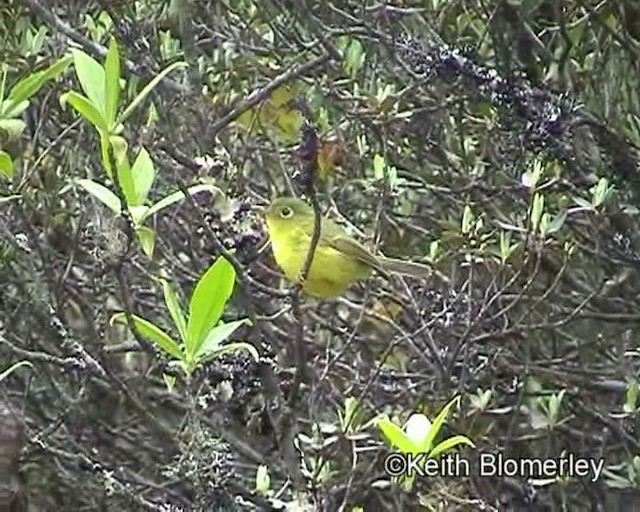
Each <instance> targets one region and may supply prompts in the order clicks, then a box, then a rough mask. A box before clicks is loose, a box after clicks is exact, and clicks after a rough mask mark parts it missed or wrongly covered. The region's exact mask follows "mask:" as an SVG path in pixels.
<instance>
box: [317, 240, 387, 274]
mask: <svg viewBox="0 0 640 512" xmlns="http://www.w3.org/2000/svg"><path fill="white" fill-rule="evenodd" d="M323 239H324V240H326V242H327V243H328V244H329V245H330V246H331V247H333V248H334V249H335V250H336V251H340V252H341V253H343V254H347V255H349V256H352V257H353V258H354V259H356V260H358V261H361V262H362V263H365V264H367V265H369V266H370V267H373V268H375V269H380V262H379V261H378V259H377V258H376V257H375V256H374V255H373V254H371V253H370V252H369V251H368V250H367V249H366V248H365V247H364V246H363V245H361V244H360V243H358V242H357V241H356V240H354V239H353V238H351V237H349V236H346V235H345V236H340V235H334V236H327V237H324V238H323Z"/></svg>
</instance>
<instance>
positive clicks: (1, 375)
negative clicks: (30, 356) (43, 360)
mask: <svg viewBox="0 0 640 512" xmlns="http://www.w3.org/2000/svg"><path fill="white" fill-rule="evenodd" d="M22 366H30V367H31V368H33V365H32V364H31V363H30V362H29V361H18V362H17V363H15V364H13V365H11V366H9V368H7V369H6V370H5V371H3V372H2V373H0V382H2V381H3V380H4V379H6V378H7V377H8V376H9V375H11V374H12V373H13V372H15V371H16V370H17V369H18V368H20V367H22Z"/></svg>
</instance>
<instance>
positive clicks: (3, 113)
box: [0, 100, 29, 119]
mask: <svg viewBox="0 0 640 512" xmlns="http://www.w3.org/2000/svg"><path fill="white" fill-rule="evenodd" d="M28 106H29V102H28V101H27V100H24V101H21V102H20V103H15V104H12V102H11V100H5V101H3V102H2V103H1V104H0V118H3V119H12V118H14V117H18V116H19V115H20V114H22V112H24V111H25V110H27V107H28Z"/></svg>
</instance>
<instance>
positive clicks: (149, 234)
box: [135, 226, 156, 258]
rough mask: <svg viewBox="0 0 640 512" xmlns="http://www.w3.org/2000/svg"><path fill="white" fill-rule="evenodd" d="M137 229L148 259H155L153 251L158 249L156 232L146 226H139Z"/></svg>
mask: <svg viewBox="0 0 640 512" xmlns="http://www.w3.org/2000/svg"><path fill="white" fill-rule="evenodd" d="M135 229H136V235H137V236H138V240H139V241H140V245H141V246H142V250H143V251H144V253H145V254H146V255H147V257H149V258H153V250H154V249H155V247H156V232H155V231H154V230H153V229H151V228H148V227H146V226H138V227H136V228H135Z"/></svg>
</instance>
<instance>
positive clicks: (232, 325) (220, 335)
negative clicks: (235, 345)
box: [194, 318, 251, 361]
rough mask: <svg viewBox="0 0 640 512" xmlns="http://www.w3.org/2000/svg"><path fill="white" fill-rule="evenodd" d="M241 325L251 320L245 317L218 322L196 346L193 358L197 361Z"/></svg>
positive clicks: (219, 344)
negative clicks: (222, 322)
mask: <svg viewBox="0 0 640 512" xmlns="http://www.w3.org/2000/svg"><path fill="white" fill-rule="evenodd" d="M241 325H251V322H250V321H249V320H248V319H247V318H244V319H242V320H235V321H233V322H228V323H224V324H220V325H218V326H216V327H214V328H213V329H211V330H210V331H209V333H208V334H207V337H206V338H205V339H204V341H203V342H202V344H201V345H200V346H199V347H197V348H196V350H195V354H194V359H195V360H196V361H197V360H199V359H201V358H203V357H206V356H207V354H208V353H210V352H213V351H214V350H215V349H217V348H219V347H220V346H221V345H222V343H223V342H224V341H225V340H227V338H229V337H230V336H231V335H232V334H233V333H234V332H235V331H236V330H237V329H238V328H239V327H240V326H241Z"/></svg>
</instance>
